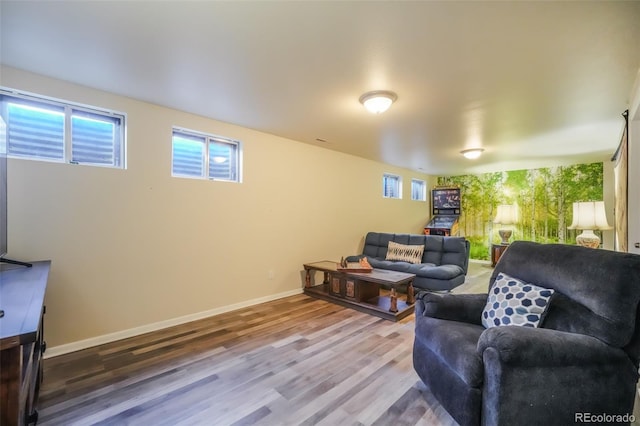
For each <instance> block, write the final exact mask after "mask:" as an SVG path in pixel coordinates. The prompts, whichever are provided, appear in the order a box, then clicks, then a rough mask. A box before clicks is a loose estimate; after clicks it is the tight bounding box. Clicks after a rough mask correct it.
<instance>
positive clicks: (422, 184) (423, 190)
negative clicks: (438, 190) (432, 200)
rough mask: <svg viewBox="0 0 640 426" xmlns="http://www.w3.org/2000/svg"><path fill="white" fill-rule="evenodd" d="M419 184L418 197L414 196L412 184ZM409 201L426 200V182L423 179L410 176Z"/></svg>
mask: <svg viewBox="0 0 640 426" xmlns="http://www.w3.org/2000/svg"><path fill="white" fill-rule="evenodd" d="M417 183H419V184H420V187H421V188H420V189H421V195H420V198H414V187H413V185H414V184H417ZM411 201H424V202H426V201H427V182H426V181H425V180H423V179H418V178H411Z"/></svg>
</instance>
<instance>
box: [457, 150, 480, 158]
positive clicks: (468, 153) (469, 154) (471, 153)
mask: <svg viewBox="0 0 640 426" xmlns="http://www.w3.org/2000/svg"><path fill="white" fill-rule="evenodd" d="M483 152H484V149H482V148H471V149H465V150H462V151H460V154H462V155H464V157H465V158H468V159H469V160H475V159H476V158H478V157H480V156H481V155H482V153H483Z"/></svg>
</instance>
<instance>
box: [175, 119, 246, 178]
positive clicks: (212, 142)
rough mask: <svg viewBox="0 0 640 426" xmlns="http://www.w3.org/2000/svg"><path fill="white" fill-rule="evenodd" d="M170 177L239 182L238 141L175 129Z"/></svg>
mask: <svg viewBox="0 0 640 426" xmlns="http://www.w3.org/2000/svg"><path fill="white" fill-rule="evenodd" d="M172 153H173V156H172V157H173V159H172V162H171V175H172V176H175V177H186V178H196V179H210V180H226V181H230V182H240V142H238V141H234V140H231V139H227V138H223V137H220V136H214V135H209V134H206V133H200V132H196V131H193V130H185V129H179V128H174V129H173V137H172Z"/></svg>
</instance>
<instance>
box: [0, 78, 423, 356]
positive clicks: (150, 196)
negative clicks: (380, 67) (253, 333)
mask: <svg viewBox="0 0 640 426" xmlns="http://www.w3.org/2000/svg"><path fill="white" fill-rule="evenodd" d="M1 76H2V79H1V81H0V83H1V84H2V85H3V86H5V87H10V88H15V89H20V90H24V91H29V92H34V93H38V94H42V95H46V96H51V97H55V98H60V99H64V100H69V101H73V102H79V103H83V104H88V105H94V106H99V107H104V108H111V109H114V110H118V111H122V112H125V113H126V114H127V117H128V120H127V144H128V148H127V153H128V158H127V163H128V167H127V169H126V170H116V169H109V168H99V167H89V166H78V165H69V164H56V163H47V162H40V161H29V160H16V159H11V160H10V161H9V197H10V198H9V256H10V257H11V258H15V259H21V260H37V259H51V260H52V270H51V275H50V279H49V286H48V289H47V296H46V303H47V324H46V333H47V336H46V338H47V341H48V343H49V346H50V347H56V346H59V345H65V347H66V348H67V349H69V350H70V348H72V346H73V345H69V344H73V342H79V341H85V342H84V343H85V345H86V344H87V343H91V342H94V343H97V340H95V339H96V338H99V337H100V336H105V335H110V336H112V337H117V336H118V335H119V334H118V333H122V331H123V330H132V329H134V330H142V328H144V327H145V326H148V325H149V324H158V323H160V324H162V323H163V322H164V323H166V322H167V321H170V320H172V319H176V318H184V317H186V316H189V315H193V314H197V313H202V312H210V311H212V310H215V309H217V308H222V309H224V307H229V306H232V305H233V306H235V305H236V304H242V303H247V302H250V301H252V300H255V299H260V298H269V297H274V296H278V295H282V294H287V293H290V292H296V291H298V292H299V291H300V289H301V286H302V284H301V276H300V271H301V269H302V264H303V263H304V262H309V261H314V260H322V259H339V258H340V256H342V255H349V254H355V253H357V252H358V250H360V248H361V245H362V239H363V236H364V235H365V233H366V232H367V231H387V232H421V231H422V227H423V226H424V224H425V223H426V221H427V220H428V218H429V216H430V215H429V210H430V206H429V204H428V203H425V202H415V201H411V200H410V181H411V178H412V177H417V178H421V179H426V180H427V185H428V188H431V187H432V186H433V184H434V182H435V181H434V179H432V178H431V177H429V176H426V175H421V174H418V173H415V172H411V171H408V170H404V169H399V168H395V167H391V166H388V165H385V164H381V163H376V162H373V161H368V160H364V159H361V158H358V157H354V156H350V155H345V154H341V153H337V152H334V151H331V150H327V149H323V148H319V147H315V146H312V145H308V144H303V143H299V142H295V141H292V140H288V139H284V138H280V137H276V136H273V135H269V134H265V133H260V132H257V131H253V130H250V129H246V128H243V127H239V126H235V125H231V124H227V123H222V122H218V121H215V120H211V119H208V118H204V117H200V116H195V115H192V114H188V113H184V112H180V111H176V110H172V109H168V108H164V107H160V106H157V105H152V104H148V103H144V102H140V101H136V100H133V99H129V98H125V97H121V96H116V95H113V94H109V93H105V92H101V91H97V90H93V89H89V88H87V87H82V86H77V85H73V84H69V83H66V82H63V81H59V80H53V79H49V78H45V77H42V76H38V75H34V74H30V73H26V72H23V71H19V70H15V69H12V68H6V67H5V68H2V74H1ZM173 125H176V126H181V127H184V128H188V129H194V130H198V131H203V132H209V133H213V134H217V135H221V136H226V137H230V138H233V139H238V140H240V141H242V144H243V157H244V173H243V183H241V184H234V183H227V182H209V181H201V180H191V179H179V178H172V177H171V172H170V171H171V127H172V126H173ZM384 172H392V173H397V174H400V175H401V176H402V178H403V182H404V189H403V199H402V200H390V199H383V197H382V195H381V190H382V174H383V173H384ZM270 272H271V274H270ZM270 275H271V277H270ZM141 327H142V328H141ZM114 333H115V334H114ZM86 339H89V340H86ZM91 339H94V340H91ZM80 346H82V345H80ZM54 349H55V348H54ZM54 352H55V350H54Z"/></svg>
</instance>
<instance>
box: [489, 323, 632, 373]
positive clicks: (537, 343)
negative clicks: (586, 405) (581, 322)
mask: <svg viewBox="0 0 640 426" xmlns="http://www.w3.org/2000/svg"><path fill="white" fill-rule="evenodd" d="M487 350H493V351H495V352H496V354H497V356H498V358H499V360H500V363H502V364H509V365H518V366H521V367H567V366H582V367H586V366H588V365H603V364H614V363H627V362H628V361H629V359H628V356H627V355H626V354H625V352H624V351H623V350H622V349H620V348H616V347H613V346H609V345H607V344H606V343H604V342H602V341H601V340H598V339H596V338H595V337H591V336H587V335H584V334H576V333H568V332H564V331H558V330H551V329H547V328H533V327H521V326H498V327H492V328H489V329H487V330H485V331H484V332H483V333H482V334H481V335H480V339H479V340H478V346H477V352H478V354H479V355H480V356H483V354H484V352H485V351H487Z"/></svg>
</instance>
